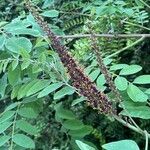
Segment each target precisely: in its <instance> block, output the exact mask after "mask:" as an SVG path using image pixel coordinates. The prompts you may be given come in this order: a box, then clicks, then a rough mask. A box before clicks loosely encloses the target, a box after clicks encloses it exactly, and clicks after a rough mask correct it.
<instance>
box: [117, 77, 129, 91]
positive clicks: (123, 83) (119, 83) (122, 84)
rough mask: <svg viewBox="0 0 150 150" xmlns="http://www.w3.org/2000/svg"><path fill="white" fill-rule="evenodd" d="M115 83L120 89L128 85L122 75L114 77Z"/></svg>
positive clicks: (122, 89) (124, 88)
mask: <svg viewBox="0 0 150 150" xmlns="http://www.w3.org/2000/svg"><path fill="white" fill-rule="evenodd" d="M114 82H115V85H116V87H117V88H118V89H119V90H120V91H124V90H126V89H127V87H128V81H127V80H126V78H124V77H120V76H117V78H115V81H114Z"/></svg>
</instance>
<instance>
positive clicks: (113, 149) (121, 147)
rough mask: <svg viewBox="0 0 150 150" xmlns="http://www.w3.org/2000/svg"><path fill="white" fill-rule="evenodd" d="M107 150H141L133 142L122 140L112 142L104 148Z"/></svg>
mask: <svg viewBox="0 0 150 150" xmlns="http://www.w3.org/2000/svg"><path fill="white" fill-rule="evenodd" d="M102 147H103V148H104V149H105V150H140V149H139V147H138V145H137V144H136V143H135V142H134V141H132V140H121V141H117V142H111V143H107V144H104V145H103V146H102Z"/></svg>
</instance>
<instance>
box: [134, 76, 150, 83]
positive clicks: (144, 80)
mask: <svg viewBox="0 0 150 150" xmlns="http://www.w3.org/2000/svg"><path fill="white" fill-rule="evenodd" d="M133 83H136V84H150V75H142V76H139V77H137V78H135V80H134V81H133Z"/></svg>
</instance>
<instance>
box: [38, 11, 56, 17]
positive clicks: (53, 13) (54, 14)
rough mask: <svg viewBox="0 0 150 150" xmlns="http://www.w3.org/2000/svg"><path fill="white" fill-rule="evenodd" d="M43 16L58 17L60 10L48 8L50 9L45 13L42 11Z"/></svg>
mask: <svg viewBox="0 0 150 150" xmlns="http://www.w3.org/2000/svg"><path fill="white" fill-rule="evenodd" d="M41 15H42V16H44V17H51V18H53V17H58V15H59V11H57V10H48V11H44V12H43V13H41Z"/></svg>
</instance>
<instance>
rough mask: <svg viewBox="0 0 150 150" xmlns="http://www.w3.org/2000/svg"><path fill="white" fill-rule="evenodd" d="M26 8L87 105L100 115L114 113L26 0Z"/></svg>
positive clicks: (108, 103)
mask: <svg viewBox="0 0 150 150" xmlns="http://www.w3.org/2000/svg"><path fill="white" fill-rule="evenodd" d="M26 7H27V8H28V9H29V11H30V12H31V13H32V14H33V16H34V17H35V19H36V21H37V22H38V24H39V25H40V26H41V28H42V29H43V30H44V32H45V33H46V35H47V36H48V37H49V38H50V39H51V41H52V46H53V48H54V49H55V50H56V52H57V53H58V55H59V57H60V59H61V61H62V63H63V64H64V66H65V67H66V68H67V70H68V73H69V75H70V77H71V80H72V82H73V83H72V84H73V86H74V87H75V88H76V89H78V91H79V93H80V94H81V95H83V96H85V97H86V98H87V101H88V105H90V106H91V107H92V108H93V109H96V110H98V111H99V112H100V113H104V114H112V113H114V109H113V106H112V102H110V101H109V99H108V97H107V96H106V95H105V94H104V93H102V92H100V91H99V90H98V89H97V88H96V86H95V85H94V84H93V83H92V81H90V79H89V78H88V77H87V76H86V75H85V74H84V73H83V71H82V69H81V68H80V67H79V65H78V64H77V62H76V61H75V60H74V59H73V58H72V56H71V55H70V54H69V53H68V51H67V48H66V47H65V46H64V45H62V44H61V40H60V39H59V38H58V37H57V36H56V35H54V33H53V32H52V31H51V29H50V28H49V26H48V23H47V22H45V21H44V19H43V18H42V17H41V16H40V15H39V14H38V12H37V10H36V9H35V8H34V7H32V5H31V3H30V2H29V1H28V0H26Z"/></svg>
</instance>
